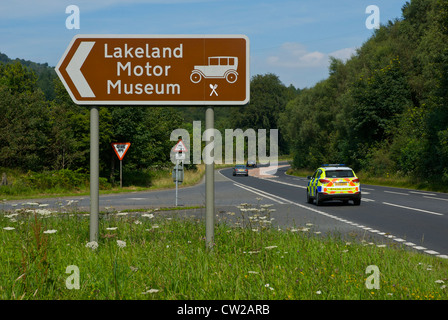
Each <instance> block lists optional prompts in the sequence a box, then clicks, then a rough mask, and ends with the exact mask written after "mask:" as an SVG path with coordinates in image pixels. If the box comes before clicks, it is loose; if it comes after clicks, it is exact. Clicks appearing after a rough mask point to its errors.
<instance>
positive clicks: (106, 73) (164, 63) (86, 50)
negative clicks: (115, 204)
mask: <svg viewBox="0 0 448 320" xmlns="http://www.w3.org/2000/svg"><path fill="white" fill-rule="evenodd" d="M55 70H56V73H57V75H58V76H59V79H60V80H61V82H62V83H63V84H64V86H65V88H66V90H67V92H68V93H69V95H70V97H71V98H72V100H73V102H75V103H76V104H78V105H90V106H91V109H90V110H91V111H90V120H91V121H90V132H91V133H90V135H91V136H90V150H91V152H90V212H91V213H90V241H97V239H98V211H99V132H98V131H99V129H98V128H99V110H98V106H100V105H109V106H113V105H128V106H135V105H146V106H150V105H158V106H160V105H193V106H194V105H195V106H200V105H202V106H219V105H233V106H236V105H245V104H247V103H249V99H250V73H249V39H248V38H247V37H246V36H244V35H135V34H134V35H116V34H115V35H114V34H111V35H76V36H75V37H73V39H72V41H71V43H70V44H69V46H68V47H67V49H66V51H65V53H64V54H63V56H62V58H61V59H60V61H59V63H58V64H57V66H56V68H55ZM206 118H207V119H209V121H208V122H207V121H206V123H208V127H210V128H211V127H213V125H214V111H213V107H209V108H208V109H207V111H206ZM120 168H121V161H120ZM213 169H214V165H213V164H206V174H205V175H206V181H207V192H206V211H207V217H208V218H207V221H206V226H207V230H208V231H207V246H211V245H212V243H213V227H214V226H213V211H214V172H213ZM120 171H121V170H120ZM120 181H121V178H120ZM120 185H121V183H120Z"/></svg>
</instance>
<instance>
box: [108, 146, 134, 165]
mask: <svg viewBox="0 0 448 320" xmlns="http://www.w3.org/2000/svg"><path fill="white" fill-rule="evenodd" d="M111 144H112V147H113V148H114V151H115V154H116V155H117V157H118V159H119V160H120V161H121V160H123V158H124V155H125V154H126V152H127V151H128V149H129V147H130V146H131V143H130V142H113V143H111Z"/></svg>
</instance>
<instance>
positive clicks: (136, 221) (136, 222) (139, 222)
mask: <svg viewBox="0 0 448 320" xmlns="http://www.w3.org/2000/svg"><path fill="white" fill-rule="evenodd" d="M134 223H135V224H142V222H141V221H140V220H135V221H134Z"/></svg>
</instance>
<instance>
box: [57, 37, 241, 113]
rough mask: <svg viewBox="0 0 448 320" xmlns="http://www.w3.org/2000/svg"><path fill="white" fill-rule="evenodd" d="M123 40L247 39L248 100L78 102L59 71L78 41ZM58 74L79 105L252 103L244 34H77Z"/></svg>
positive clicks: (62, 60) (64, 55)
mask: <svg viewBox="0 0 448 320" xmlns="http://www.w3.org/2000/svg"><path fill="white" fill-rule="evenodd" d="M95 38H97V39H99V38H101V39H115V38H117V39H121V38H129V39H145V38H147V39H177V38H179V39H189V38H202V39H216V38H231V39H238V38H240V39H245V40H246V79H245V81H246V99H245V100H244V101H209V100H199V101H186V100H183V101H182V100H180V101H176V100H174V101H165V100H149V101H145V100H135V101H131V100H129V101H128V100H118V101H109V100H106V101H100V100H88V101H87V100H81V101H79V100H77V99H76V98H75V96H74V95H73V93H72V91H71V89H70V88H69V86H68V84H67V83H66V81H65V79H64V77H62V75H61V73H60V72H59V69H60V67H61V65H62V63H63V62H64V60H65V58H66V56H67V54H68V52H69V51H70V49H71V48H72V46H73V44H74V43H75V41H76V40H77V39H90V41H92V39H95ZM55 70H56V73H57V75H58V77H59V79H60V80H61V81H62V83H63V84H64V87H65V88H66V90H67V92H68V93H69V94H70V97H71V98H72V100H73V102H75V103H76V104H79V105H106V106H107V105H127V106H132V105H182V106H183V105H185V106H188V105H239V106H241V105H245V104H247V103H249V101H250V41H249V38H248V37H247V36H246V35H243V34H77V35H75V36H74V37H73V39H72V40H71V41H70V44H69V45H68V47H67V49H66V50H65V52H64V54H63V55H62V57H61V59H60V60H59V62H58V64H57V65H56V67H55Z"/></svg>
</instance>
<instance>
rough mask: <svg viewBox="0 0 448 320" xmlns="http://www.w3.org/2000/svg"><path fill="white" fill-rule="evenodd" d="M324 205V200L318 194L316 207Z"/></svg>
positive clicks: (317, 193)
mask: <svg viewBox="0 0 448 320" xmlns="http://www.w3.org/2000/svg"><path fill="white" fill-rule="evenodd" d="M321 204H322V200H321V199H320V197H319V192H316V206H320V205H321Z"/></svg>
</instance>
